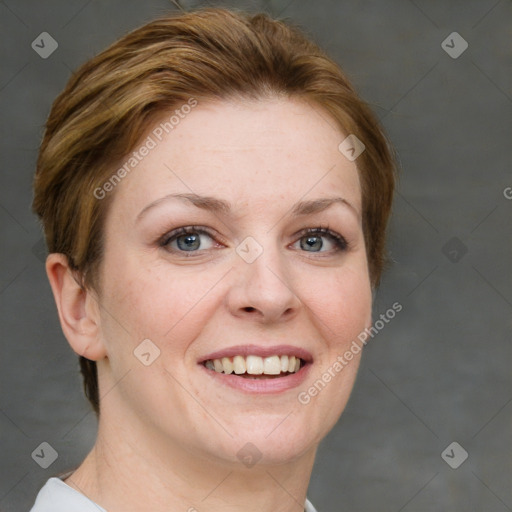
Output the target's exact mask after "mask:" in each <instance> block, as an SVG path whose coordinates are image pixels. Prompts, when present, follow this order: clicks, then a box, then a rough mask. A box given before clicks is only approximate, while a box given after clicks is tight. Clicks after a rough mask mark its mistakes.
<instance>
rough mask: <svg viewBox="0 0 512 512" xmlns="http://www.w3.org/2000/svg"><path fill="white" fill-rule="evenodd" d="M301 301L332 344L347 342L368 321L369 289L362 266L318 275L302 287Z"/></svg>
mask: <svg viewBox="0 0 512 512" xmlns="http://www.w3.org/2000/svg"><path fill="white" fill-rule="evenodd" d="M308 290H309V291H308ZM302 300H303V302H304V303H305V304H306V305H307V306H308V308H309V309H311V311H312V313H313V315H314V317H316V318H317V322H316V323H317V326H318V329H319V330H320V331H321V332H323V333H324V335H325V339H326V340H330V342H331V343H336V344H346V343H350V342H351V341H352V340H353V339H354V338H355V337H357V335H358V334H359V333H360V332H361V331H363V330H364V329H365V328H366V327H368V326H369V325H370V324H371V314H372V292H371V286H370V281H369V276H368V272H367V271H366V268H365V267H364V266H358V267H348V266H347V267H346V268H343V269H340V270H339V272H329V273H325V276H323V277H322V276H320V277H319V276H318V275H317V278H316V279H314V280H313V281H310V285H309V287H308V286H306V287H305V288H304V291H303V297H302Z"/></svg>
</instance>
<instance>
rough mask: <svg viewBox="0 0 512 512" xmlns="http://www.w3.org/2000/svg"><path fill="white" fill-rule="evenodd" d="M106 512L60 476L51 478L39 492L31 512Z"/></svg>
mask: <svg viewBox="0 0 512 512" xmlns="http://www.w3.org/2000/svg"><path fill="white" fill-rule="evenodd" d="M70 509H71V510H73V512H106V511H105V510H104V509H103V508H101V507H100V506H98V505H96V503H94V502H93V501H91V500H90V499H89V498H87V497H86V496H84V495H83V494H81V493H79V492H78V491H76V490H75V489H73V488H72V487H70V486H69V485H67V484H66V483H64V482H63V481H62V480H61V479H60V478H57V477H52V478H50V479H49V480H48V481H47V482H46V483H45V484H44V486H43V487H42V488H41V490H40V491H39V493H38V494H37V497H36V501H35V503H34V506H33V507H32V508H31V509H30V512H69V510H70Z"/></svg>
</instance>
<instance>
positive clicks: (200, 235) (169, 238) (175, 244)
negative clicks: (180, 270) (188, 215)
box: [159, 226, 213, 253]
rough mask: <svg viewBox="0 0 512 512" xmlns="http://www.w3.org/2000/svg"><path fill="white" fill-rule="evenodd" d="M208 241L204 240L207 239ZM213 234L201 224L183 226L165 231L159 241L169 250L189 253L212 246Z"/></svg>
mask: <svg viewBox="0 0 512 512" xmlns="http://www.w3.org/2000/svg"><path fill="white" fill-rule="evenodd" d="M208 239H209V241H206V242H205V241H204V240H208ZM212 242H213V235H211V234H210V232H209V231H208V230H207V229H206V228H204V227H201V226H185V227H181V228H178V229H175V230H174V231H171V232H170V233H166V234H165V235H164V236H163V237H162V238H161V239H160V242H159V245H160V246H161V247H164V248H165V249H167V250H168V251H170V252H181V253H191V252H198V251H199V250H207V249H211V248H212V247H213V243H212Z"/></svg>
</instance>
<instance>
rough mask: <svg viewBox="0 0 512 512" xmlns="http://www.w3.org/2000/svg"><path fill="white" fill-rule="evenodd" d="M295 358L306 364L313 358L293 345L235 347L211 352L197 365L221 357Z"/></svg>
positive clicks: (304, 350)
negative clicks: (276, 356)
mask: <svg viewBox="0 0 512 512" xmlns="http://www.w3.org/2000/svg"><path fill="white" fill-rule="evenodd" d="M275 355H278V356H295V357H299V358H300V359H303V360H304V361H305V362H306V363H311V362H312V361H313V356H312V355H311V353H310V352H308V351H307V350H306V349H304V348H300V347H294V346H293V345H272V346H261V345H235V346H232V347H227V348H223V349H221V350H217V351H215V352H211V353H210V354H207V355H206V356H203V357H201V358H200V359H199V363H204V362H205V361H208V360H209V359H221V358H223V357H234V356H244V357H247V356H260V357H269V356H275Z"/></svg>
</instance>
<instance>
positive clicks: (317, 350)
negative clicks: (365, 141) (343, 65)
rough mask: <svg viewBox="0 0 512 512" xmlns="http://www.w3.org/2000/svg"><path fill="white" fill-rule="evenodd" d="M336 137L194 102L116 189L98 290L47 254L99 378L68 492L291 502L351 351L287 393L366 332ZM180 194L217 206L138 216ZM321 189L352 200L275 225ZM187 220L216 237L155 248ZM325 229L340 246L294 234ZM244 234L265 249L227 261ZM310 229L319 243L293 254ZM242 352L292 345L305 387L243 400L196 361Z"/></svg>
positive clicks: (73, 335) (66, 314) (149, 499)
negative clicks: (300, 356) (332, 370)
mask: <svg viewBox="0 0 512 512" xmlns="http://www.w3.org/2000/svg"><path fill="white" fill-rule="evenodd" d="M163 114H165V113H163ZM146 136H147V135H146ZM345 136H346V135H344V134H342V133H341V132H340V131H339V130H338V129H337V128H335V124H334V122H333V121H332V120H331V119H330V118H329V117H328V115H327V114H326V113H325V112H323V111H322V110H321V109H320V108H319V107H316V106H312V105H310V104H308V103H306V102H304V101H301V100H297V99H293V100H292V99H268V100H260V101H257V102H255V101H249V100H247V101H246V100H236V101H235V100H233V101H223V102H220V101H215V102H213V101H212V102H200V103H199V104H198V105H197V106H196V107H195V108H194V109H193V110H192V111H191V112H190V113H189V114H188V115H187V116H186V117H185V118H184V119H182V120H181V121H180V123H179V125H178V126H176V127H175V129H174V130H173V131H172V132H170V133H169V134H168V135H166V136H165V138H163V140H162V141H161V142H160V143H159V144H158V145H157V146H156V147H155V148H154V149H152V150H151V151H150V152H149V154H148V155H147V156H146V157H145V158H144V159H143V160H142V161H141V162H140V164H139V165H138V166H137V167H136V169H134V170H133V171H132V172H131V173H130V174H129V175H127V176H126V177H125V178H124V179H123V180H122V182H121V183H119V184H118V185H117V187H116V189H115V191H114V192H113V193H114V194H115V195H114V198H113V203H112V207H111V210H110V211H109V214H108V216H107V219H106V225H105V234H106V236H105V240H106V243H105V255H104V260H103V262H102V266H101V296H98V295H97V294H95V293H94V292H93V291H90V290H89V291H87V290H85V291H83V290H81V289H80V287H79V286H78V285H77V282H76V281H75V279H74V278H73V276H72V274H71V273H70V271H69V268H68V267H67V263H66V259H65V258H64V257H63V255H61V254H51V255H49V256H48V260H47V263H46V268H47V273H48V277H49V280H50V283H51V286H52V290H53V293H54V296H55V300H56V303H57V306H58V311H59V317H60V321H61V324H62V328H63V332H64V334H65V336H66V338H67V339H68V341H69V343H70V345H71V347H72V348H73V350H74V351H75V352H76V353H77V354H80V355H84V356H86V357H88V358H89V359H92V360H95V361H97V364H98V372H99V384H100V397H101V414H100V419H99V427H98V437H97V441H96V444H95V446H94V447H93V449H92V450H91V452H90V453H89V455H88V456H87V458H86V459H85V460H84V462H83V463H82V465H81V466H80V467H79V468H78V469H77V471H75V473H73V475H71V476H70V477H69V478H68V479H67V480H66V483H67V484H68V485H70V486H72V487H74V488H75V489H77V490H79V491H80V492H82V493H83V494H85V495H86V496H88V497H89V498H90V499H92V500H93V501H95V502H96V503H98V504H99V505H100V506H102V507H103V508H105V509H107V510H108V511H109V512H117V511H123V512H126V511H131V510H133V511H135V510H152V511H154V512H160V511H164V510H165V511H169V510H176V511H178V510H182V511H185V510H188V511H193V510H198V511H200V510H209V511H224V512H226V511H228V512H229V511H239V510H244V511H249V512H250V511H253V510H254V511H256V510H257V511H259V512H261V511H269V512H270V511H272V512H276V511H278V512H292V511H293V512H297V511H300V510H301V509H302V506H303V504H304V500H305V496H306V490H307V486H308V483H309V479H310V476H311V470H312V467H313V462H314V457H315V453H316V450H317V447H318V444H319V442H320V441H321V440H322V439H323V438H324V437H325V435H326V434H327V433H328V432H329V431H330V430H331V428H332V427H333V426H334V424H335V423H336V421H337V420H338V418H339V416H340V415H341V413H342V411H343V409H344V408H345V405H346V403H347V400H348V398H349V395H350V392H351V390H352V387H353V384H354V381H355V378H356V373H357V368H358V365H359V359H360V356H361V354H360V353H359V354H357V355H355V356H354V358H353V359H352V360H351V361H350V363H349V364H347V366H346V367H344V368H343V371H341V372H339V373H337V374H336V376H335V377H334V378H333V379H332V381H331V382H330V383H328V384H327V385H326V386H325V387H324V389H323V390H322V391H321V392H320V393H318V395H317V396H315V397H312V398H311V401H310V402H309V403H308V404H306V405H304V404H302V403H300V402H299V400H298V398H297V396H298V394H299V392H301V391H304V390H307V389H308V388H309V387H310V386H311V385H312V384H313V383H314V382H315V381H316V380H317V379H318V378H320V377H321V376H322V374H323V373H324V372H325V371H326V370H327V369H328V368H329V367H332V365H333V363H334V362H335V361H336V360H337V357H338V356H339V355H342V354H343V353H345V351H346V350H348V348H349V347H350V344H351V343H352V341H353V340H355V339H356V338H357V335H358V334H359V333H360V332H361V331H363V330H364V329H365V328H366V327H369V326H370V325H371V303H372V290H371V286H370V279H369V275H368V266H367V261H366V248H365V245H364V239H363V232H362V222H361V189H360V183H359V177H358V172H357V168H356V162H350V161H349V160H348V159H346V158H345V157H344V156H343V155H342V154H341V153H340V152H339V150H338V145H339V143H340V142H341V141H342V140H343V139H344V138H345ZM114 170H115V169H114ZM191 192H193V193H196V194H199V195H209V196H214V197H217V198H220V199H224V200H226V201H229V202H230V203H231V205H232V212H231V213H230V214H229V215H228V214H224V213H219V212H217V213H212V212H209V211H206V210H203V209H200V208H197V207H195V206H194V205H192V204H191V203H189V202H185V201H182V202H180V201H178V200H176V199H174V200H168V201H163V202H161V203H160V204H159V205H158V206H155V207H153V208H150V209H149V210H147V211H146V212H145V214H144V215H143V216H142V217H141V219H140V220H139V221H137V215H138V214H139V212H141V210H143V209H144V208H145V207H146V206H147V205H148V204H150V203H151V202H153V201H155V200H157V199H159V198H162V197H164V196H166V195H167V194H171V193H191ZM334 196H336V197H342V198H344V199H345V200H346V201H347V202H348V203H350V205H351V206H348V205H346V204H341V203H336V204H334V205H333V206H331V207H330V208H328V209H326V210H324V211H323V212H319V213H315V214H307V215H302V216H301V217H297V218H292V217H291V216H290V211H291V209H292V206H293V205H294V204H295V203H296V202H298V201H300V200H311V199H317V198H324V197H334ZM190 225H201V226H205V227H209V228H211V230H212V232H213V238H210V237H209V236H208V235H207V234H200V241H201V246H200V249H199V250H196V251H195V252H193V255H192V256H191V257H187V254H190V251H188V252H187V251H184V250H183V249H181V252H180V253H178V251H180V248H179V247H178V242H177V240H176V239H174V242H172V243H171V246H170V248H169V247H167V248H166V247H162V246H160V245H159V244H158V240H159V238H160V237H161V235H163V234H165V233H169V232H170V231H172V230H174V229H176V228H179V227H182V226H190ZM327 225H328V226H329V228H330V229H331V230H333V231H335V232H336V233H339V234H341V235H342V236H343V237H345V239H346V240H347V242H348V248H347V249H346V250H339V251H336V246H335V244H334V242H333V241H331V239H330V238H329V237H328V236H326V235H324V234H319V235H318V234H317V235H304V234H301V233H300V232H301V230H303V229H307V228H316V227H319V226H322V227H325V226H327ZM248 236H251V237H253V238H254V239H255V240H256V241H257V242H258V243H259V244H260V246H261V247H262V248H263V252H262V254H261V255H260V256H259V257H258V258H257V259H256V260H255V261H254V262H252V263H247V262H246V261H244V259H242V258H241V257H240V256H239V255H238V253H237V252H236V248H237V246H238V245H239V244H240V243H241V242H242V241H243V240H244V239H245V238H246V237H248ZM309 236H318V237H319V239H318V240H317V239H315V240H314V241H317V242H318V244H317V246H316V248H313V249H310V250H309V251H308V246H306V247H305V248H303V247H302V246H301V240H302V241H303V244H304V241H305V240H307V239H308V237H309ZM183 238H184V237H182V238H181V242H183ZM183 245H184V244H183V243H182V245H181V247H183ZM318 245H321V247H318ZM172 248H174V249H175V252H172V251H171V249H172ZM319 251H320V252H319ZM144 339H150V340H151V341H152V342H153V343H154V344H155V345H156V346H158V347H159V349H160V356H159V357H158V358H157V359H156V360H154V362H153V363H152V364H151V365H149V366H145V365H144V364H142V363H141V362H140V361H139V360H138V359H137V358H136V357H134V354H133V351H134V350H135V349H136V347H137V346H138V345H139V344H140V343H141V341H142V340H144ZM248 343H253V344H256V345H262V346H265V345H274V344H291V345H295V346H299V347H303V348H305V349H306V350H308V351H309V352H310V353H311V354H312V356H313V359H314V361H313V364H312V366H311V368H310V372H309V374H308V377H307V379H306V381H305V382H304V383H302V384H301V385H300V386H299V387H297V388H295V389H291V390H287V391H285V392H282V393H279V394H273V395H258V394H247V393H243V392H241V391H239V390H235V389H232V388H229V387H227V386H225V385H222V384H220V383H219V382H217V381H216V380H215V381H214V380H213V379H212V377H211V376H210V375H208V373H207V372H205V371H204V369H202V368H200V367H199V366H198V362H197V361H198V359H199V358H200V357H201V356H204V355H207V354H208V353H211V352H213V351H216V350H219V349H222V348H226V347H229V346H232V345H240V344H248ZM247 442H251V443H253V444H254V445H255V446H256V447H257V448H258V450H259V451H260V452H261V459H260V460H259V461H258V462H257V464H255V465H254V466H252V467H250V468H248V467H246V466H245V465H244V464H242V463H241V462H240V460H239V459H238V458H237V452H238V451H239V450H240V449H241V448H242V447H244V445H245V444H246V443H247Z"/></svg>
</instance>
